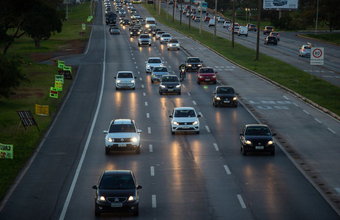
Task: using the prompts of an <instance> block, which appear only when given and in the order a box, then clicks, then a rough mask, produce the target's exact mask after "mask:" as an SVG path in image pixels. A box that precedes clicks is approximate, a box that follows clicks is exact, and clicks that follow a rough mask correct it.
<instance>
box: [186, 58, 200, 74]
mask: <svg viewBox="0 0 340 220" xmlns="http://www.w3.org/2000/svg"><path fill="white" fill-rule="evenodd" d="M202 63H203V61H201V60H200V58H198V57H187V59H186V60H185V71H186V72H189V71H196V70H198V69H199V68H201V67H202Z"/></svg>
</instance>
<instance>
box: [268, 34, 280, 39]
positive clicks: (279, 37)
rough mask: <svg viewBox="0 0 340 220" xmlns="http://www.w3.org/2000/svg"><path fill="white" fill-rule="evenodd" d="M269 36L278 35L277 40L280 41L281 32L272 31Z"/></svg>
mask: <svg viewBox="0 0 340 220" xmlns="http://www.w3.org/2000/svg"><path fill="white" fill-rule="evenodd" d="M269 36H271V37H276V39H277V41H280V34H279V32H270V33H269Z"/></svg>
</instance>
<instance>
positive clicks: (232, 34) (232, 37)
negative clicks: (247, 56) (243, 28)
mask: <svg viewBox="0 0 340 220" xmlns="http://www.w3.org/2000/svg"><path fill="white" fill-rule="evenodd" d="M235 1H236V0H233V29H232V30H231V48H233V49H234V40H235V39H234V37H235V36H234V28H235Z"/></svg>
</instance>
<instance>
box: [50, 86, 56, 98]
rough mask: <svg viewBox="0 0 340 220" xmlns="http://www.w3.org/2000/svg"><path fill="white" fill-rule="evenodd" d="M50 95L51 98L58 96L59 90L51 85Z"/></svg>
mask: <svg viewBox="0 0 340 220" xmlns="http://www.w3.org/2000/svg"><path fill="white" fill-rule="evenodd" d="M50 97H51V98H56V99H57V98H58V90H57V89H56V88H54V87H51V89H50Z"/></svg>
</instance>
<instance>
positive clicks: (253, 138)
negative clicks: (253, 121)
mask: <svg viewBox="0 0 340 220" xmlns="http://www.w3.org/2000/svg"><path fill="white" fill-rule="evenodd" d="M244 137H245V139H246V140H249V141H251V142H253V144H255V145H256V144H258V143H261V144H265V143H267V142H268V141H272V140H273V137H272V136H258V135H256V136H255V135H245V136H244Z"/></svg>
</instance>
